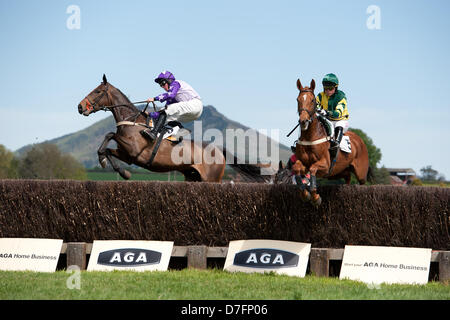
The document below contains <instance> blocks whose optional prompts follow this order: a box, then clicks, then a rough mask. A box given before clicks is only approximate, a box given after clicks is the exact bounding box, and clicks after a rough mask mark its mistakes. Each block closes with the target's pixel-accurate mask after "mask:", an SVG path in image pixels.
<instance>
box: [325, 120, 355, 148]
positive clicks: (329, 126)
mask: <svg viewBox="0 0 450 320" xmlns="http://www.w3.org/2000/svg"><path fill="white" fill-rule="evenodd" d="M317 118H318V119H319V122H320V123H321V124H322V126H323V127H324V129H325V132H326V133H327V136H328V137H333V136H334V132H333V126H332V124H331V122H330V120H328V119H327V118H325V117H324V116H322V115H321V114H318V115H317ZM339 149H340V150H341V151H343V152H346V153H351V152H352V147H351V143H350V137H349V136H346V135H344V136H343V137H342V140H341V144H340V145H339Z"/></svg>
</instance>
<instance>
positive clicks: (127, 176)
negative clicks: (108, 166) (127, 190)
mask: <svg viewBox="0 0 450 320" xmlns="http://www.w3.org/2000/svg"><path fill="white" fill-rule="evenodd" d="M119 174H120V176H121V177H122V178H124V179H125V180H128V179H130V178H131V173H130V172H129V171H128V170H124V169H122V170H119Z"/></svg>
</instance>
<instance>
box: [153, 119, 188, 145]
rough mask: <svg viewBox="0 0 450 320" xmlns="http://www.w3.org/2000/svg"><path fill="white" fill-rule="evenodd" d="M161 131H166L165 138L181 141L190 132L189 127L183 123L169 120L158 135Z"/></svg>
mask: <svg viewBox="0 0 450 320" xmlns="http://www.w3.org/2000/svg"><path fill="white" fill-rule="evenodd" d="M150 126H151V127H153V123H152V121H150ZM161 133H164V136H163V139H166V140H169V141H171V142H180V141H181V140H182V137H183V136H185V135H188V134H189V133H190V132H189V130H188V129H186V128H184V127H183V125H182V124H181V123H180V122H178V121H169V122H168V123H167V124H166V125H165V126H164V127H163V129H162V130H161V132H158V137H159V136H160V134H161Z"/></svg>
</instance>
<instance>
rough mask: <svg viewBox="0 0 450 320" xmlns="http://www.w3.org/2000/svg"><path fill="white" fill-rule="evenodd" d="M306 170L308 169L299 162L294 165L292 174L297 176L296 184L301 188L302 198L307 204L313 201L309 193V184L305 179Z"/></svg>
mask: <svg viewBox="0 0 450 320" xmlns="http://www.w3.org/2000/svg"><path fill="white" fill-rule="evenodd" d="M306 170H307V169H306V167H305V166H304V165H303V163H301V161H300V160H297V161H296V162H295V163H294V164H293V165H292V172H293V173H294V176H295V182H296V183H297V185H298V186H299V188H300V197H301V199H302V200H303V201H305V202H306V201H309V200H311V194H310V193H309V191H308V182H307V181H306V179H305V175H306Z"/></svg>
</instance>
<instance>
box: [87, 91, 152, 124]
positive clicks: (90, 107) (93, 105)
mask: <svg viewBox="0 0 450 320" xmlns="http://www.w3.org/2000/svg"><path fill="white" fill-rule="evenodd" d="M105 86H106V88H105V89H104V90H102V93H101V94H99V95H98V96H97V97H96V98H95V99H94V101H93V102H91V101H90V100H89V98H88V97H86V98H84V100H83V101H85V104H86V109H87V110H88V111H92V110H95V111H100V110H103V111H111V109H114V108H117V107H128V108H130V109H132V110H133V111H134V109H135V107H134V105H135V104H142V103H147V105H146V106H145V108H144V110H143V111H138V112H137V113H136V114H133V115H131V116H129V117H128V118H126V119H125V120H128V119H130V118H133V117H134V123H135V122H136V120H137V118H138V116H139V114H145V111H146V110H147V107H148V105H149V102H147V101H136V102H131V103H121V104H114V105H109V106H98V105H97V104H98V103H99V102H100V101H101V99H102V98H103V97H104V96H105V95H107V97H108V100H109V102H110V103H111V98H110V97H109V95H108V89H109V86H108V83H107V84H105ZM152 104H153V109H154V110H155V111H157V109H156V105H155V103H154V102H153V101H152ZM145 116H146V117H147V115H145Z"/></svg>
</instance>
